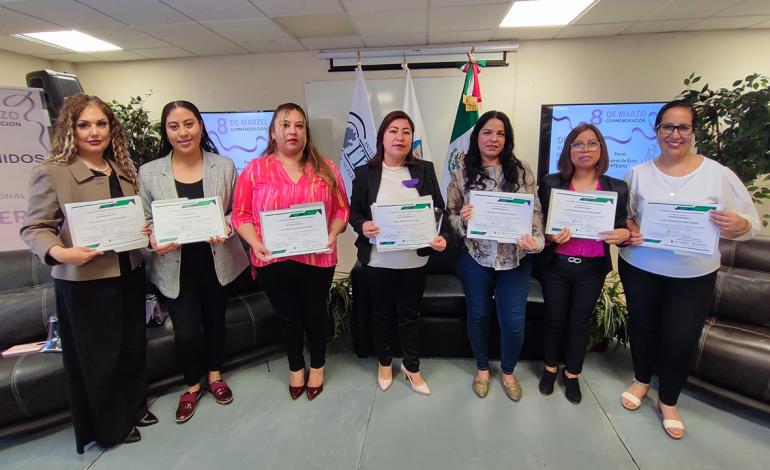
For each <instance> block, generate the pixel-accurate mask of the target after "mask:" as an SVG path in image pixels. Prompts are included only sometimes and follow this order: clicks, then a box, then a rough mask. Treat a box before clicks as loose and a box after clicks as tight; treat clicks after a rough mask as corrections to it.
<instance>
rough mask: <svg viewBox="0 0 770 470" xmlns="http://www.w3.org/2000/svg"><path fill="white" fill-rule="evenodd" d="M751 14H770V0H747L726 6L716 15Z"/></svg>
mask: <svg viewBox="0 0 770 470" xmlns="http://www.w3.org/2000/svg"><path fill="white" fill-rule="evenodd" d="M749 15H770V2H768V1H767V0H745V1H743V2H741V3H739V4H738V5H734V6H732V7H730V8H725V9H724V10H722V11H720V12H719V13H717V14H716V15H714V16H749Z"/></svg>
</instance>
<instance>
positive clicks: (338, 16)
mask: <svg viewBox="0 0 770 470" xmlns="http://www.w3.org/2000/svg"><path fill="white" fill-rule="evenodd" d="M274 20H275V21H276V23H278V24H279V25H281V27H283V29H285V30H286V31H288V32H289V33H290V34H293V35H294V36H295V37H297V38H319V37H325V36H351V35H354V34H356V30H355V28H354V27H353V24H352V23H351V22H350V17H349V16H348V15H346V14H345V13H329V14H326V15H309V16H282V17H277V18H274Z"/></svg>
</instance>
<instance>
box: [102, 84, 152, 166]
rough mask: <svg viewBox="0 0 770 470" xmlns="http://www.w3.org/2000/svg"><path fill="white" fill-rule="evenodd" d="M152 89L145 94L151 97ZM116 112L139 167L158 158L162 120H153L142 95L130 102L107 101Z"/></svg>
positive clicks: (131, 152) (132, 98) (134, 97)
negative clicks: (145, 106)
mask: <svg viewBox="0 0 770 470" xmlns="http://www.w3.org/2000/svg"><path fill="white" fill-rule="evenodd" d="M151 95H152V91H150V93H148V94H147V95H145V97H146V98H149V97H150V96H151ZM107 105H109V107H110V108H112V112H114V113H115V116H117V118H118V119H120V122H121V123H122V124H123V128H124V129H125V131H126V136H127V137H128V151H129V153H130V154H131V160H133V161H134V165H136V167H137V168H139V167H140V166H141V165H142V164H143V163H147V162H149V161H150V160H155V159H156V158H158V152H160V122H159V121H151V120H150V115H149V114H148V113H147V110H146V109H144V101H142V97H141V96H132V97H131V98H130V99H129V101H128V104H121V103H118V102H117V101H115V100H112V101H110V102H109V103H107Z"/></svg>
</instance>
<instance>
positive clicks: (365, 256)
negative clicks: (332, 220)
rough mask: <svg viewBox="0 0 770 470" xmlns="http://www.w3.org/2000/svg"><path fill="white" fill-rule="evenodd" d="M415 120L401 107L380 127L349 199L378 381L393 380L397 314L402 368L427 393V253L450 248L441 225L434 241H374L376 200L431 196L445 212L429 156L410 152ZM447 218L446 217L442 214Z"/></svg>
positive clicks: (385, 384) (385, 383) (382, 386)
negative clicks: (416, 244) (423, 349)
mask: <svg viewBox="0 0 770 470" xmlns="http://www.w3.org/2000/svg"><path fill="white" fill-rule="evenodd" d="M413 134H414V123H413V122H412V120H411V119H410V118H409V116H408V115H407V114H406V113H404V112H403V111H393V112H391V113H390V114H388V115H387V116H385V118H384V119H383V121H382V124H381V125H380V128H379V130H378V131H377V154H376V155H375V158H374V159H372V161H370V162H369V163H368V164H366V165H362V166H359V167H358V168H356V170H355V179H354V180H353V191H352V196H351V201H350V225H352V226H353V229H354V230H355V231H356V233H358V239H357V240H356V247H357V248H358V259H359V261H361V264H362V265H363V266H364V280H365V284H366V288H367V291H368V293H369V295H370V296H371V298H372V302H371V309H372V328H373V331H374V342H375V347H376V349H377V356H378V359H379V363H380V367H379V370H378V374H377V383H378V384H379V386H380V389H382V390H383V391H384V390H387V389H388V387H390V384H391V383H392V380H393V379H392V374H393V372H392V369H391V361H392V359H393V352H392V350H391V346H390V340H389V334H390V330H391V325H392V322H393V321H395V320H396V319H397V323H398V334H399V338H400V341H401V348H402V351H403V355H404V360H403V363H402V364H401V371H402V372H403V373H404V377H405V378H406V379H408V380H409V383H410V386H411V388H412V390H414V391H415V392H417V393H420V394H423V395H429V394H430V389H429V388H428V385H427V384H426V383H425V381H424V380H423V379H422V376H421V375H420V359H419V339H418V325H417V321H418V318H419V316H420V314H419V311H418V308H419V305H420V300H421V299H422V294H423V289H424V287H425V274H426V268H425V266H426V264H427V262H428V255H430V254H431V253H433V252H434V251H443V250H444V249H446V244H447V242H446V239H445V238H444V236H443V234H444V233H445V232H444V230H443V229H442V230H441V234H439V235H438V236H437V237H436V238H435V239H434V240H433V241H432V242H431V244H430V247H425V248H420V249H417V250H400V251H391V252H379V251H378V250H377V248H376V246H374V245H372V243H371V242H370V239H371V238H374V237H376V236H377V235H378V234H379V233H380V228H379V227H377V226H376V225H375V224H374V222H372V211H371V205H372V204H373V203H375V202H400V201H407V200H413V199H416V198H418V197H420V196H431V197H432V198H433V207H434V208H435V209H436V211H437V213H440V214H443V212H444V199H443V198H442V197H441V190H440V188H439V185H438V180H437V178H436V172H435V171H434V169H433V164H432V163H431V162H427V161H423V160H418V159H416V158H415V157H414V155H413V153H412V136H413ZM442 220H443V219H442Z"/></svg>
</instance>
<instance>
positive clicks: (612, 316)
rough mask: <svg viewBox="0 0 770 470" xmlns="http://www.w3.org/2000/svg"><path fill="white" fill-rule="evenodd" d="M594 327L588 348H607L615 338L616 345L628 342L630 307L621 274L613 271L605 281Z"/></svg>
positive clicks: (597, 302) (591, 349)
mask: <svg viewBox="0 0 770 470" xmlns="http://www.w3.org/2000/svg"><path fill="white" fill-rule="evenodd" d="M594 319H595V321H594V327H593V330H592V331H591V334H590V335H589V337H588V345H587V349H588V350H590V351H595V350H598V349H603V348H606V346H607V345H608V344H609V343H610V341H612V340H613V339H614V340H616V343H615V347H616V348H617V347H618V346H620V345H623V346H624V347H625V346H626V345H627V344H628V308H627V307H626V297H625V294H624V292H623V284H621V283H620V276H618V273H616V272H615V271H612V272H611V273H610V274H609V275H608V276H607V280H606V281H605V282H604V286H603V287H602V292H601V294H600V295H599V299H598V300H597V301H596V306H595V307H594Z"/></svg>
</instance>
